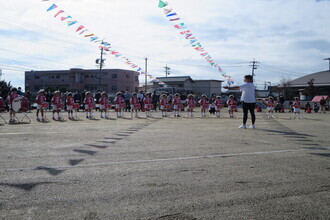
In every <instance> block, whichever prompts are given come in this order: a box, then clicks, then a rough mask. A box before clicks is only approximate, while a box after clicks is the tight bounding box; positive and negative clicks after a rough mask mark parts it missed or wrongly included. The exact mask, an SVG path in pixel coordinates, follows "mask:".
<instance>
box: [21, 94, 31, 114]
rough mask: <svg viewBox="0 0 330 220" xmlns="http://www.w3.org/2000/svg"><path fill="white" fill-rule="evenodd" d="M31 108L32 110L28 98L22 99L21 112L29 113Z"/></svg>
mask: <svg viewBox="0 0 330 220" xmlns="http://www.w3.org/2000/svg"><path fill="white" fill-rule="evenodd" d="M29 108H30V102H29V100H28V99H27V98H25V97H22V98H21V108H20V111H21V112H27V111H29Z"/></svg>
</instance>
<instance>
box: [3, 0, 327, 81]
mask: <svg viewBox="0 0 330 220" xmlns="http://www.w3.org/2000/svg"><path fill="white" fill-rule="evenodd" d="M54 2H55V3H56V4H58V5H59V6H60V8H61V9H63V10H65V11H66V12H69V13H70V15H71V16H72V17H74V18H75V19H77V20H78V21H79V22H80V23H81V24H83V25H85V26H86V27H88V28H89V29H90V30H92V31H94V33H95V34H97V35H100V37H106V38H107V40H109V42H110V43H112V45H113V47H114V48H115V49H117V50H119V51H120V52H121V53H123V54H124V55H126V56H127V57H129V58H131V59H132V60H133V61H134V62H136V63H137V64H139V65H140V66H144V57H146V56H148V57H149V65H150V66H149V70H150V73H151V74H153V75H155V76H159V75H164V74H163V68H162V67H164V66H165V64H167V63H168V64H169V65H170V66H171V67H172V70H173V71H172V72H173V74H174V75H181V74H184V75H192V76H193V78H217V79H222V77H221V75H219V74H218V73H217V72H216V71H215V70H214V69H212V68H211V67H210V66H209V65H208V64H207V63H206V62H205V61H203V60H202V58H200V57H199V55H198V54H197V53H196V52H195V51H194V50H193V49H192V48H191V47H190V46H189V45H188V42H187V41H186V40H185V39H183V38H182V36H180V35H179V34H178V33H177V31H176V30H175V29H174V28H173V27H172V26H171V24H170V22H168V21H167V20H166V18H165V17H164V15H163V12H162V10H161V9H159V8H157V4H158V1H157V0H153V1H151V0H138V1H137V0H126V1H122V0H54ZM169 2H170V3H171V5H172V7H173V8H174V9H175V11H176V12H177V13H178V14H179V15H180V17H181V18H183V21H185V22H186V23H187V25H188V27H189V28H190V29H191V30H192V32H193V33H194V34H195V35H196V36H197V37H198V39H199V40H200V42H201V43H202V44H203V45H204V46H205V48H206V49H207V50H208V52H209V53H210V54H212V55H213V57H214V58H215V59H216V60H217V62H218V63H219V64H220V65H223V66H224V67H223V69H224V70H225V71H227V72H228V73H229V74H231V75H233V78H234V79H236V80H238V81H240V79H241V78H242V76H243V75H244V74H246V73H249V72H250V68H249V66H248V62H249V61H250V60H252V59H253V58H254V57H255V58H256V59H257V60H259V61H260V62H261V66H260V69H259V70H257V72H256V73H257V82H258V83H262V82H264V81H273V82H276V81H278V79H279V78H280V76H281V75H284V74H294V75H292V77H293V78H294V77H295V76H297V75H299V73H301V74H304V73H310V72H315V71H319V70H324V69H325V68H327V63H326V62H325V61H323V58H325V57H328V56H329V54H327V51H326V50H322V47H325V46H326V45H329V39H330V33H329V31H328V28H326V27H328V20H329V18H330V15H329V13H328V12H329V11H330V2H329V1H321V2H316V1H313V0H304V1H301V0H290V1H287V0H276V1H274V0H250V1H246V0H203V1H200V0H169ZM50 4H51V2H45V3H42V2H41V1H39V0H26V1H21V0H11V1H2V2H1V5H2V9H3V10H2V13H1V15H0V42H1V46H0V48H3V49H6V50H10V51H13V52H14V53H13V52H8V51H4V50H0V66H1V65H4V66H6V67H8V66H16V67H17V66H19V68H22V66H24V68H26V69H68V68H71V67H84V68H94V67H95V64H94V60H95V58H97V57H98V55H99V51H98V49H97V47H96V45H95V44H93V43H90V42H88V40H87V39H84V37H81V36H79V35H78V34H77V33H75V29H76V27H77V25H74V26H73V27H67V25H66V23H65V22H61V21H60V20H59V18H57V19H54V18H53V15H54V12H56V11H55V10H54V11H51V12H46V9H47V8H48V7H49V6H50ZM314 45H315V46H314ZM17 53H19V54H17ZM20 54H25V55H20ZM26 55H30V56H26ZM37 57H42V58H43V59H38V58H37ZM106 58H107V62H106V67H107V68H128V67H127V66H126V65H125V64H122V62H121V61H120V60H118V59H115V58H113V57H111V56H107V57H106ZM44 59H45V60H44ZM46 60H47V61H46ZM233 66H234V67H233ZM4 68H5V67H4ZM275 68H279V69H281V71H279V70H276V69H275ZM8 69H9V68H8ZM283 69H284V70H286V71H283ZM3 72H4V73H5V74H6V75H5V76H4V78H5V79H6V80H8V81H12V82H13V84H17V85H23V84H24V82H23V80H24V74H23V72H24V71H23V70H21V69H18V70H17V71H10V70H7V69H4V71H3Z"/></svg>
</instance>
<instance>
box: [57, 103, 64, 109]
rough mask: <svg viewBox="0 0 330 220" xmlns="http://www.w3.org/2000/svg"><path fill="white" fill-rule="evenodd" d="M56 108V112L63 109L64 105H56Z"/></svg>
mask: <svg viewBox="0 0 330 220" xmlns="http://www.w3.org/2000/svg"><path fill="white" fill-rule="evenodd" d="M56 107H57V110H61V109H63V108H64V105H63V104H57V105H56Z"/></svg>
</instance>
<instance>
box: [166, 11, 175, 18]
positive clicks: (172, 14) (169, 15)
mask: <svg viewBox="0 0 330 220" xmlns="http://www.w3.org/2000/svg"><path fill="white" fill-rule="evenodd" d="M174 15H178V14H177V13H175V12H174V13H171V14H168V15H166V17H171V16H174Z"/></svg>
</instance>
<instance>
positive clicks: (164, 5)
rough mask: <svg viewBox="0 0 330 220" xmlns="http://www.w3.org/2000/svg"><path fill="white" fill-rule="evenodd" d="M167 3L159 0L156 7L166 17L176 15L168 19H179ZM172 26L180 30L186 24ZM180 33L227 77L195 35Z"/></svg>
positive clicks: (187, 31) (185, 32)
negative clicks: (161, 10)
mask: <svg viewBox="0 0 330 220" xmlns="http://www.w3.org/2000/svg"><path fill="white" fill-rule="evenodd" d="M167 6H168V3H167V2H166V3H165V2H163V1H161V0H160V1H159V4H158V7H159V8H163V11H164V14H165V16H166V17H172V16H177V17H176V18H172V19H169V21H177V20H181V19H180V18H179V17H178V14H177V13H176V12H173V9H172V8H168V7H167ZM174 28H176V29H178V30H180V29H184V28H187V26H186V25H185V23H180V24H176V25H174ZM180 34H181V35H184V36H185V38H186V39H187V40H189V43H190V45H191V46H192V47H193V48H194V50H196V51H198V52H202V53H200V56H201V57H204V58H205V60H206V61H207V62H208V63H209V64H210V65H211V66H212V67H214V68H216V69H217V71H218V72H219V73H221V75H222V76H223V77H225V78H228V77H229V76H228V75H227V74H226V73H225V72H223V70H222V69H221V67H220V65H219V64H217V63H216V62H215V60H214V59H213V58H212V57H211V56H210V55H209V54H208V53H207V52H206V51H205V48H204V47H203V46H202V45H201V43H199V42H198V41H197V39H196V38H195V36H193V34H192V33H191V31H190V30H186V31H180ZM230 80H231V81H230V82H232V83H233V84H234V81H233V80H232V79H230Z"/></svg>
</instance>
